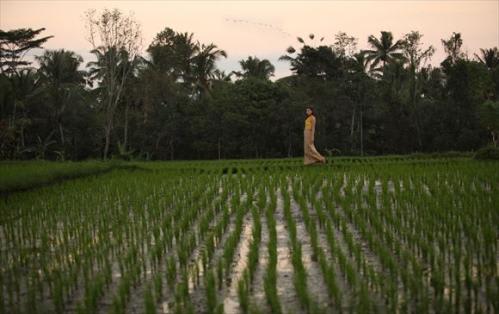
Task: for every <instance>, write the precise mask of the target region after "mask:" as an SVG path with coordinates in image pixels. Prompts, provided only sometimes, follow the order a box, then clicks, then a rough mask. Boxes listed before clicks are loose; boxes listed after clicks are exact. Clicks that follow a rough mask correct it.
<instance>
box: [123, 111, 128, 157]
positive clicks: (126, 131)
mask: <svg viewBox="0 0 499 314" xmlns="http://www.w3.org/2000/svg"><path fill="white" fill-rule="evenodd" d="M127 142H128V102H127V103H126V106H125V128H124V131H123V148H124V149H125V150H126V149H127Z"/></svg>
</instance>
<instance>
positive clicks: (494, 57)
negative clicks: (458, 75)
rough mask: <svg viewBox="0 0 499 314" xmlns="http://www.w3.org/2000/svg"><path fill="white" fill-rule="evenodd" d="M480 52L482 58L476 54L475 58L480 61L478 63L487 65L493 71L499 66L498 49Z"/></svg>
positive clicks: (481, 50)
mask: <svg viewBox="0 0 499 314" xmlns="http://www.w3.org/2000/svg"><path fill="white" fill-rule="evenodd" d="M480 52H481V53H482V57H480V56H478V55H477V54H475V57H476V58H477V59H478V61H480V62H481V63H483V64H485V65H486V66H487V68H489V69H493V68H495V67H496V66H498V65H499V51H498V50H497V47H494V48H490V49H480Z"/></svg>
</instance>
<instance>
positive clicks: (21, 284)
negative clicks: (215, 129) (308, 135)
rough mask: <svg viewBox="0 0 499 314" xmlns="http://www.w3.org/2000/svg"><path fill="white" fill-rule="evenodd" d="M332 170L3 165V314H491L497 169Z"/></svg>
mask: <svg viewBox="0 0 499 314" xmlns="http://www.w3.org/2000/svg"><path fill="white" fill-rule="evenodd" d="M332 160H333V161H332V163H329V164H327V165H324V166H312V167H304V166H302V164H301V163H302V161H301V159H280V160H237V161H206V162H147V163H146V162H144V163H128V164H127V165H126V167H107V166H106V165H102V164H100V163H97V165H95V164H93V163H91V164H83V163H82V166H81V167H80V166H78V163H74V164H72V165H71V167H69V168H71V169H75V170H74V171H81V169H82V167H90V168H92V169H97V168H98V169H100V170H102V169H107V170H106V171H100V172H99V173H95V174H90V175H86V176H84V177H78V178H75V177H71V176H69V177H71V179H67V180H62V181H61V180H58V181H56V182H55V183H50V182H52V181H53V180H52V179H50V178H53V177H54V175H53V173H54V172H57V171H59V170H57V169H61V164H58V163H43V164H42V165H40V164H36V165H35V166H30V164H29V163H21V164H18V163H0V174H1V175H2V178H1V179H0V187H1V188H2V191H4V192H3V193H2V195H0V196H1V199H0V200H1V202H0V313H2V314H3V313H9V314H10V313H498V312H499V253H498V244H499V163H498V162H485V161H480V162H479V161H475V160H471V159H469V158H422V157H420V158H409V157H400V156H391V157H379V158H334V159H332ZM62 168H65V169H69V168H67V167H62ZM40 169H41V170H40ZM71 169H69V170H67V171H69V173H71ZM78 169H79V170H78ZM65 171H66V170H65ZM92 171H93V170H92ZM35 172H36V173H37V176H36V180H34V181H30V180H31V179H32V178H31V177H32V176H31V175H30V174H32V173H35ZM4 174H8V175H4ZM16 174H17V175H16ZM64 176H67V172H64ZM55 177H57V175H56V176H55ZM23 178H24V179H23ZM44 178H48V179H47V180H44ZM16 180H17V181H16ZM51 180H52V181H51ZM19 181H23V182H24V183H23V186H22V191H17V190H16V189H15V186H16V184H17V183H16V182H19ZM30 182H32V183H31V184H32V185H33V186H32V187H31V188H30ZM39 182H43V183H44V184H43V185H40V184H39Z"/></svg>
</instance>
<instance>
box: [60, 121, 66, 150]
mask: <svg viewBox="0 0 499 314" xmlns="http://www.w3.org/2000/svg"><path fill="white" fill-rule="evenodd" d="M59 136H60V137H61V145H62V146H63V147H64V142H65V141H64V130H63V128H62V123H61V122H59Z"/></svg>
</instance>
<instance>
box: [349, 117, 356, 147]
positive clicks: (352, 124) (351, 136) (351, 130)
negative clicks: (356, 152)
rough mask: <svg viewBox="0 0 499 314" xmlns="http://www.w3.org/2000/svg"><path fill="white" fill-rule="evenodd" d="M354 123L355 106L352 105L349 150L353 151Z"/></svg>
mask: <svg viewBox="0 0 499 314" xmlns="http://www.w3.org/2000/svg"><path fill="white" fill-rule="evenodd" d="M354 125H355V107H353V111H352V123H351V125H350V150H351V151H352V152H353V139H354V137H353V129H354Z"/></svg>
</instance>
